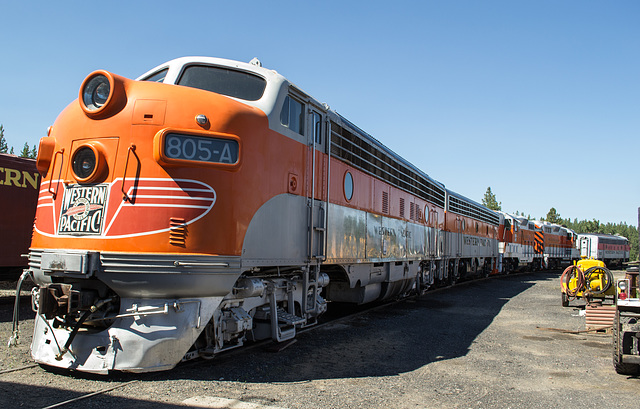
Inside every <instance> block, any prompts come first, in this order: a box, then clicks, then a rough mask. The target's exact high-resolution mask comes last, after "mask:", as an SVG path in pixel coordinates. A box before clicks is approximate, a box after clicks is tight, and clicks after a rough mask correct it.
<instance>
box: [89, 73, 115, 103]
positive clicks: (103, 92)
mask: <svg viewBox="0 0 640 409" xmlns="http://www.w3.org/2000/svg"><path fill="white" fill-rule="evenodd" d="M110 96H111V84H110V83H109V78H107V77H106V76H104V75H102V74H98V75H96V76H94V77H93V78H91V79H90V80H89V81H88V82H87V83H86V85H85V86H84V87H83V89H82V103H83V104H84V106H85V107H87V109H88V110H89V111H97V110H99V109H100V108H102V107H103V106H105V104H106V103H107V101H108V100H109V97H110Z"/></svg>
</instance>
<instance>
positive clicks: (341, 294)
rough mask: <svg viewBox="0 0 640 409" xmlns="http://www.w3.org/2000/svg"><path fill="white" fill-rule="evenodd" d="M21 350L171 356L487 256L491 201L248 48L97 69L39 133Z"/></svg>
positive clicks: (460, 270)
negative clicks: (425, 168)
mask: <svg viewBox="0 0 640 409" xmlns="http://www.w3.org/2000/svg"><path fill="white" fill-rule="evenodd" d="M37 166H38V169H39V171H40V172H41V174H42V185H41V190H40V194H39V200H38V208H37V214H36V223H35V231H34V235H33V241H32V244H31V249H30V254H29V265H30V270H31V273H32V274H33V277H34V280H35V282H36V283H37V284H38V288H37V291H34V295H33V304H34V307H35V308H37V316H36V323H35V330H34V336H33V342H32V347H31V349H32V355H33V357H34V359H35V360H36V361H37V362H39V363H41V364H45V365H50V366H56V367H62V368H69V369H75V370H81V371H88V372H95V373H107V372H108V371H111V370H120V371H132V372H143V371H157V370H163V369H168V368H171V367H173V366H174V365H176V364H177V363H178V362H180V361H181V360H183V359H189V358H195V357H198V356H212V355H215V354H216V353H218V352H221V351H225V350H228V349H231V348H236V347H239V346H241V345H243V344H244V343H245V342H246V341H252V340H260V339H269V338H271V339H273V340H275V341H279V342H281V341H286V340H289V339H291V338H293V337H294V336H295V335H296V330H297V329H299V328H302V327H306V326H309V325H313V324H315V323H316V322H317V320H318V317H319V316H320V315H321V314H322V313H323V312H324V311H325V310H326V308H327V301H341V302H351V303H358V304H363V303H367V302H372V301H377V300H384V299H389V298H392V297H397V296H401V295H403V294H407V293H408V292H410V291H422V290H424V289H426V288H428V287H429V286H431V285H432V284H433V283H448V282H453V281H455V280H456V279H458V278H465V277H470V276H474V275H487V274H489V273H492V272H496V271H497V270H496V269H497V262H496V261H497V257H498V224H499V217H498V215H497V214H496V213H494V212H492V211H491V210H489V209H486V208H484V207H483V206H481V205H479V204H477V203H475V202H473V201H470V200H468V199H466V198H465V197H463V196H460V195H458V194H455V193H453V192H451V191H449V190H447V189H445V187H444V186H443V185H442V184H441V183H439V182H437V181H435V180H433V179H431V178H430V177H429V176H428V175H427V174H425V173H424V172H422V171H420V170H419V169H417V168H416V167H414V166H413V165H411V164H410V163H408V162H407V161H405V160H404V159H402V158H401V157H399V156H398V155H396V154H395V153H393V152H392V151H390V150H389V149H388V148H386V147H385V146H384V145H383V144H381V143H380V142H378V141H377V140H376V139H374V138H372V137H371V136H369V135H368V134H366V133H365V132H363V131H362V130H360V129H359V128H358V127H356V126H355V125H353V124H352V123H350V122H349V121H347V120H346V119H345V118H343V117H342V116H340V115H339V114H337V113H336V112H335V111H332V110H330V109H329V108H328V107H327V106H326V105H324V104H321V103H319V102H318V101H316V100H315V99H313V98H312V97H310V96H309V95H307V94H306V93H304V92H303V91H302V90H300V89H299V88H298V87H296V86H295V85H293V84H292V83H290V82H289V81H287V80H286V79H285V78H284V77H283V76H281V75H279V74H278V73H276V72H275V71H272V70H268V69H265V68H263V67H262V66H261V64H260V62H259V61H257V60H255V59H254V60H253V61H252V62H251V63H241V62H236V61H229V60H223V59H216V58H202V57H197V58H195V57H193V58H192V57H189V58H180V59H177V60H173V61H170V62H168V63H166V64H163V65H161V66H159V67H157V68H155V69H153V70H151V71H149V72H148V73H146V74H145V75H143V76H142V77H140V78H139V79H138V80H129V79H126V78H122V77H119V76H116V75H113V74H111V73H109V72H107V71H96V72H94V73H92V74H90V75H89V76H88V77H87V78H86V79H85V81H84V82H83V84H82V86H81V89H80V94H79V98H78V100H77V101H75V102H73V103H72V104H70V105H69V106H68V107H67V108H66V109H65V110H64V111H63V112H62V113H61V114H60V116H59V117H58V118H57V120H56V122H55V123H54V125H53V126H52V127H51V128H50V132H49V135H48V136H47V137H44V138H42V140H41V142H40V152H39V157H38V161H37Z"/></svg>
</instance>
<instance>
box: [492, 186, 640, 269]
mask: <svg viewBox="0 0 640 409" xmlns="http://www.w3.org/2000/svg"><path fill="white" fill-rule="evenodd" d="M482 204H483V205H485V206H487V207H488V208H489V209H491V210H502V202H498V201H497V200H496V195H495V194H494V193H493V192H492V191H491V187H488V188H487V191H486V192H485V194H484V197H483V198H482ZM515 215H516V216H523V217H525V214H524V213H520V212H519V211H516V212H515ZM526 218H527V219H529V220H531V215H527V216H526ZM540 220H542V221H547V222H550V223H555V224H559V225H561V226H564V227H568V228H570V229H571V230H573V231H575V232H576V233H578V234H580V233H599V234H611V235H616V234H617V235H620V236H622V237H626V238H627V239H628V240H629V245H630V246H631V254H630V255H629V260H638V229H637V228H636V226H629V225H627V223H616V224H614V223H606V224H605V223H600V221H599V220H596V219H593V220H580V221H578V219H573V221H571V219H563V218H562V217H560V214H559V213H558V211H557V210H556V209H555V207H552V208H551V209H549V212H548V213H547V217H542V218H540Z"/></svg>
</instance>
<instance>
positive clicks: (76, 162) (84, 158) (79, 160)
mask: <svg viewBox="0 0 640 409" xmlns="http://www.w3.org/2000/svg"><path fill="white" fill-rule="evenodd" d="M71 169H72V171H73V176H74V177H75V178H76V180H77V181H78V182H84V183H93V182H100V180H99V179H100V178H102V177H103V176H104V174H105V170H106V160H105V157H104V155H103V154H102V151H101V149H98V146H96V145H95V144H87V145H82V146H80V147H79V148H78V149H76V151H75V152H74V153H73V156H72V158H71Z"/></svg>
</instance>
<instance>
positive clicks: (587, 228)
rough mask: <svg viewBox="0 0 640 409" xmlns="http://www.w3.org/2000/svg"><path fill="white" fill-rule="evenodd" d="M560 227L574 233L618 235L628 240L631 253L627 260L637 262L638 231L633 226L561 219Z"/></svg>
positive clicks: (594, 220)
mask: <svg viewBox="0 0 640 409" xmlns="http://www.w3.org/2000/svg"><path fill="white" fill-rule="evenodd" d="M561 220H562V223H558V224H561V225H562V226H565V227H568V228H570V229H571V230H573V231H575V232H576V233H600V234H614V235H615V234H618V235H620V236H622V237H626V238H627V239H629V245H630V246H631V253H630V254H629V260H638V229H637V228H636V227H635V226H629V225H627V223H615V224H614V223H606V224H605V223H600V221H599V220H596V219H593V220H580V221H578V219H573V221H571V220H569V219H561Z"/></svg>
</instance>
